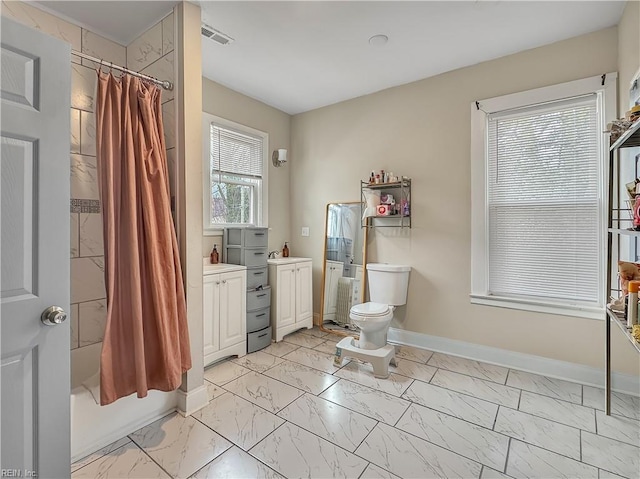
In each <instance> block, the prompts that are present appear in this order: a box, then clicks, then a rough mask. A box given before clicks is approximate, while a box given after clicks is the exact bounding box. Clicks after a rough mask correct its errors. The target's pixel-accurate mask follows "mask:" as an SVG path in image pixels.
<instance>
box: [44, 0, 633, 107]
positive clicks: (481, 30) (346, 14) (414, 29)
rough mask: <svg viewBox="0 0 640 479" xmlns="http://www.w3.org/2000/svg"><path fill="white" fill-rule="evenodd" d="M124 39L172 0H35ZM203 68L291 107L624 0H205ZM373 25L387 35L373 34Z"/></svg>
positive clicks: (593, 26) (419, 74)
mask: <svg viewBox="0 0 640 479" xmlns="http://www.w3.org/2000/svg"><path fill="white" fill-rule="evenodd" d="M35 3H37V4H39V5H38V6H42V7H43V8H44V9H47V10H49V11H52V12H53V13H56V14H57V15H61V16H63V17H65V18H67V19H68V20H71V21H73V22H74V23H77V24H80V25H81V26H84V27H86V28H89V29H91V30H93V31H94V32H96V33H100V34H102V35H104V36H106V37H108V38H111V39H112V40H114V41H116V42H118V43H120V44H122V45H127V44H129V43H130V42H131V41H132V40H133V39H135V38H136V37H137V36H138V35H139V34H140V33H142V32H143V31H145V30H146V29H148V28H149V27H151V26H152V25H154V24H155V23H156V22H157V21H158V20H160V19H161V18H163V17H164V16H165V15H167V14H168V13H169V12H170V11H171V9H172V7H173V6H174V5H175V4H176V3H177V1H176V0H165V1H131V0H130V1H45V0H42V1H38V2H35ZM195 3H198V4H200V5H201V7H202V18H203V21H204V22H205V23H207V24H209V25H210V26H212V27H214V28H216V29H217V30H220V31H221V32H223V33H225V34H227V35H229V36H231V37H232V38H234V39H235V41H234V42H233V43H231V44H229V45H226V46H222V45H219V44H217V43H214V42H212V41H211V40H208V39H206V38H205V37H202V38H203V44H202V68H203V75H204V76H205V77H207V78H210V79H211V80H214V81H216V82H218V83H221V84H222V85H225V86H227V87H229V88H231V89H233V90H236V91H239V92H240V93H244V94H245V95H248V96H250V97H252V98H255V99H257V100H260V101H262V102H264V103H267V104H269V105H272V106H274V107H276V108H278V109H280V110H282V111H285V112H287V113H290V114H295V113H300V112H304V111H308V110H312V109H314V108H319V107H322V106H326V105H330V104H332V103H337V102H339V101H343V100H347V99H350V98H355V97H358V96H362V95H366V94H368V93H373V92H375V91H379V90H383V89H385V88H389V87H392V86H396V85H402V84H404V83H409V82H412V81H416V80H419V79H422V78H427V77H430V76H433V75H437V74H439V73H443V72H446V71H450V70H454V69H457V68H461V67H464V66H468V65H473V64H475V63H479V62H483V61H486V60H490V59H493V58H498V57H501V56H504V55H508V54H511V53H515V52H519V51H522V50H527V49H530V48H535V47H538V46H541V45H545V44H548V43H552V42H556V41H559V40H563V39H566V38H570V37H573V36H576V35H581V34H583V33H588V32H592V31H595V30H599V29H601V28H606V27H610V26H613V25H616V24H617V23H618V21H619V20H620V17H621V15H622V11H623V10H624V4H625V2H624V1H615V0H608V1H546V2H539V1H493V0H487V1H440V2H436V1H409V2H404V1H386V2H383V1H380V2H366V1H317V2H313V1H312V2H306V1H300V2H294V1H291V2H289V1H283V2H272V1H253V2H248V1H199V2H195ZM375 34H385V35H387V36H388V37H389V42H388V43H387V44H386V45H384V46H381V47H373V46H370V45H369V43H368V40H369V38H370V37H371V36H372V35H375Z"/></svg>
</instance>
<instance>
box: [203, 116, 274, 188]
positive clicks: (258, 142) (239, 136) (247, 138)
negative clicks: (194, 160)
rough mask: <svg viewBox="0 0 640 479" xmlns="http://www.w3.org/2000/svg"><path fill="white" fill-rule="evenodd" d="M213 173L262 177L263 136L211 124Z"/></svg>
mask: <svg viewBox="0 0 640 479" xmlns="http://www.w3.org/2000/svg"><path fill="white" fill-rule="evenodd" d="M211 157H212V161H211V167H212V173H214V174H215V173H220V174H225V173H226V174H231V175H238V176H245V177H247V176H250V177H254V178H262V138H260V137H255V136H251V135H248V134H246V133H241V132H239V131H234V130H232V129H229V128H225V127H222V126H218V125H216V124H215V123H212V124H211Z"/></svg>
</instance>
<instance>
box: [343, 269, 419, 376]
mask: <svg viewBox="0 0 640 479" xmlns="http://www.w3.org/2000/svg"><path fill="white" fill-rule="evenodd" d="M410 272H411V267H410V266H404V265H394V264H384V263H369V264H367V278H368V283H369V298H370V299H371V301H370V302H367V303H362V304H357V305H355V306H353V307H352V308H351V310H350V312H349V317H350V318H351V321H352V323H353V324H354V325H355V326H356V327H357V328H358V329H359V330H360V339H358V340H356V339H355V338H353V337H347V338H344V339H342V340H341V341H340V342H339V343H338V344H337V345H336V356H335V358H334V362H335V364H336V365H342V361H343V359H344V358H345V357H351V358H356V359H360V360H362V361H366V362H369V363H371V364H372V366H373V373H374V376H375V377H379V378H386V377H388V376H389V364H390V363H391V364H394V365H395V348H394V347H393V346H392V345H388V344H387V331H388V330H389V325H390V324H391V320H392V319H393V312H394V310H395V307H396V306H401V305H404V304H406V303H407V290H408V286H409V273H410Z"/></svg>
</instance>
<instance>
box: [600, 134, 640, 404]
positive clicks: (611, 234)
mask: <svg viewBox="0 0 640 479" xmlns="http://www.w3.org/2000/svg"><path fill="white" fill-rule="evenodd" d="M638 146H640V121H636V122H635V124H634V125H633V126H632V127H631V128H629V130H627V131H626V132H625V133H624V134H623V135H622V136H620V138H618V139H617V140H616V141H615V142H614V143H613V144H612V145H611V147H610V148H609V214H608V217H609V218H608V229H607V291H606V293H607V294H606V298H610V297H611V293H612V284H611V278H612V275H613V266H614V264H615V263H614V258H613V249H612V246H613V240H614V238H618V239H619V238H620V236H621V235H629V236H636V237H640V231H636V230H632V229H625V228H622V222H623V221H625V220H624V219H622V218H621V217H620V212H621V211H622V210H621V209H620V207H614V202H613V200H614V188H616V187H617V186H619V185H618V184H617V183H615V182H614V180H615V179H616V178H617V179H619V175H616V173H618V172H619V169H620V168H619V164H618V163H617V162H616V160H617V161H618V162H619V161H620V160H619V159H617V158H616V152H617V151H618V150H620V149H622V148H634V147H638ZM614 175H615V176H614ZM618 183H619V182H618ZM617 194H618V196H617V198H616V199H617V200H618V201H617V203H616V204H617V205H620V194H619V190H618V191H617ZM614 212H615V213H616V217H615V218H614ZM614 223H615V224H614ZM617 254H618V257H619V256H620V248H619V247H618V248H617ZM617 259H618V258H616V262H617ZM606 310H607V311H606V318H605V320H606V351H605V371H606V372H605V374H606V376H605V412H606V414H607V415H609V414H611V323H612V322H615V323H616V324H617V325H618V327H619V328H620V329H621V330H622V332H623V333H624V335H625V336H626V337H627V339H628V340H629V341H630V342H631V344H632V345H633V346H634V347H635V349H636V350H637V351H638V353H640V343H638V342H637V341H636V340H635V339H634V338H633V336H632V335H631V331H630V330H629V329H627V324H626V321H625V319H624V317H623V315H621V314H619V313H616V312H614V311H612V310H611V309H610V308H609V307H608V306H607V308H606Z"/></svg>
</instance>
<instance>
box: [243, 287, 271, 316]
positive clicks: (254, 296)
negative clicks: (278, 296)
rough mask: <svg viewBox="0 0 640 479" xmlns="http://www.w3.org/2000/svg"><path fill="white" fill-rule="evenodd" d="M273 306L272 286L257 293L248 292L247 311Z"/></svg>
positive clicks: (256, 291)
mask: <svg viewBox="0 0 640 479" xmlns="http://www.w3.org/2000/svg"><path fill="white" fill-rule="evenodd" d="M270 305H271V286H265V287H264V288H262V289H258V290H255V291H247V311H255V310H257V309H262V308H266V307H268V306H270Z"/></svg>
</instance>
